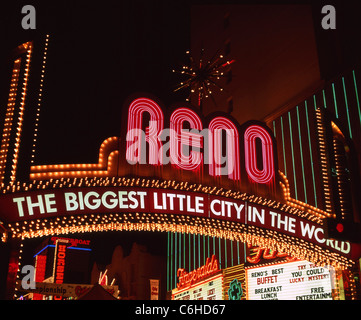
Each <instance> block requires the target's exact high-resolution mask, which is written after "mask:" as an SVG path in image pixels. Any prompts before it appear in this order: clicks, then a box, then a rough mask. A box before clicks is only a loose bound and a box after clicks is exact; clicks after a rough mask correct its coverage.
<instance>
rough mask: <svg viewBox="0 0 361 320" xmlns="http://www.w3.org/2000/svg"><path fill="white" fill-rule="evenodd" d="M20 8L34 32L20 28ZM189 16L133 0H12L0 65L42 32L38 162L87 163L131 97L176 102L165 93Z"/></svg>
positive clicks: (179, 5)
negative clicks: (44, 56) (31, 15)
mask: <svg viewBox="0 0 361 320" xmlns="http://www.w3.org/2000/svg"><path fill="white" fill-rule="evenodd" d="M25 3H26V4H33V5H34V7H35V9H36V22H37V26H36V30H23V29H22V27H21V19H22V18H23V16H24V15H23V14H21V8H22V6H23V4H25ZM189 13H190V10H189V5H188V4H187V3H185V2H184V1H139V0H138V1H134V0H125V1H109V0H106V1H102V2H92V1H67V0H66V1H56V2H55V1H42V2H19V1H13V2H12V4H11V5H8V6H7V9H6V10H4V9H2V12H1V16H2V25H3V26H4V27H3V28H2V29H1V31H2V32H1V33H2V37H1V39H2V52H1V56H0V58H1V62H2V63H4V61H6V62H7V60H6V58H7V55H8V54H9V52H11V50H12V49H13V48H14V47H16V46H17V45H19V44H20V43H22V42H25V41H28V40H33V39H35V41H37V42H36V44H37V45H39V44H40V45H42V41H43V40H44V36H45V34H50V41H49V47H48V60H47V67H46V74H45V81H44V90H45V94H44V100H43V102H42V110H41V118H40V129H39V130H40V131H39V136H40V137H39V144H38V148H37V153H36V159H37V161H38V162H39V164H46V163H72V162H73V163H74V162H77V161H78V162H95V161H96V160H97V155H98V151H99V146H100V144H101V142H102V141H103V140H105V139H106V138H108V137H110V136H113V135H118V136H119V135H120V129H121V126H120V123H121V118H122V113H121V111H122V110H121V108H122V105H123V103H124V101H125V99H126V98H127V97H128V96H129V95H131V94H133V93H135V92H151V93H153V94H154V95H155V96H157V97H159V98H160V99H162V100H163V101H164V103H165V104H169V103H171V102H175V101H177V100H180V99H183V98H182V95H180V94H173V89H174V87H175V85H176V84H177V82H178V79H177V78H175V77H174V75H173V73H172V72H171V70H172V69H173V68H175V67H179V66H180V65H181V64H182V63H183V61H182V60H183V59H184V58H185V51H186V50H188V49H189V25H190V23H189V19H190V17H189ZM4 31H5V32H4ZM33 67H34V68H38V67H39V66H37V65H33ZM1 76H2V82H1V83H5V85H4V86H3V87H5V90H4V88H2V89H1V91H2V93H3V96H4V95H5V99H7V90H8V88H7V86H8V85H6V81H8V75H4V74H2V75H1ZM2 101H4V99H2ZM5 101H6V100H5Z"/></svg>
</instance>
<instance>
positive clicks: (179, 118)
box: [170, 108, 203, 170]
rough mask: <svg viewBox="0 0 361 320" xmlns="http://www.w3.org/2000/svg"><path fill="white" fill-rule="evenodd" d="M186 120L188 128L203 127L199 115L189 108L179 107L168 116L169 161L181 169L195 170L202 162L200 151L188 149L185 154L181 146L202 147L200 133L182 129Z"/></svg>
mask: <svg viewBox="0 0 361 320" xmlns="http://www.w3.org/2000/svg"><path fill="white" fill-rule="evenodd" d="M185 121H187V122H188V123H189V125H190V129H197V130H199V131H201V130H202V129H203V125H202V121H201V119H200V118H199V116H198V115H197V114H196V113H195V112H193V111H192V110H190V109H187V108H179V109H177V110H175V111H174V112H173V113H172V115H171V117H170V129H171V130H170V159H171V163H172V164H174V165H176V166H177V167H179V168H181V169H183V170H197V169H198V168H199V166H200V165H201V164H202V162H203V155H202V153H201V152H200V151H195V150H190V152H189V154H188V155H186V154H185V153H184V150H183V146H189V147H194V148H202V147H203V140H202V138H203V137H202V135H201V134H200V133H199V134H198V133H193V132H188V131H184V130H183V125H184V122H185Z"/></svg>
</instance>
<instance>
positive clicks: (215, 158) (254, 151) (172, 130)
mask: <svg viewBox="0 0 361 320" xmlns="http://www.w3.org/2000/svg"><path fill="white" fill-rule="evenodd" d="M144 114H148V115H149V126H148V127H146V128H145V131H143V127H144ZM164 122H165V116H164V113H163V111H162V109H161V108H160V106H159V105H158V104H157V103H156V102H155V101H153V100H151V99H149V98H138V99H135V100H134V101H133V102H132V103H131V104H130V105H129V108H128V124H127V133H126V159H127V161H128V163H130V164H151V165H157V166H158V165H164V164H168V163H171V164H172V165H173V166H175V167H176V168H178V169H182V170H188V171H195V170H199V169H200V167H201V166H202V165H203V164H207V165H209V167H208V173H209V175H210V176H221V175H224V176H228V178H229V179H231V180H235V181H238V180H240V179H241V170H240V169H241V163H243V165H244V167H245V171H246V174H247V176H248V178H249V179H250V180H251V181H252V182H255V183H258V184H269V183H271V182H273V180H274V178H275V172H276V170H275V161H274V157H275V154H276V152H275V151H274V143H273V139H272V134H271V132H270V130H269V129H268V128H267V127H266V126H264V125H263V124H262V123H260V122H253V124H250V125H248V127H246V129H245V130H244V134H243V136H241V135H240V133H241V132H240V130H239V129H238V127H237V126H238V125H236V124H235V121H232V120H231V119H229V117H228V116H226V115H217V116H210V117H208V120H207V122H208V123H209V124H208V128H204V127H203V122H202V120H201V118H200V116H199V115H198V114H197V113H196V112H195V111H193V110H192V109H190V108H186V107H180V108H177V109H175V110H174V111H173V112H172V113H171V114H170V117H169V127H168V128H165V125H164ZM187 126H188V127H187ZM222 135H224V137H225V140H226V142H225V143H223V138H222ZM167 140H169V141H168V142H166V141H167ZM257 141H258V142H259V147H257V143H258V142H257ZM146 145H148V146H149V147H148V160H147V151H146ZM241 147H243V148H241ZM168 151H169V156H168ZM241 155H243V156H244V159H243V160H241ZM258 158H261V159H262V161H261V164H260V163H259V160H258Z"/></svg>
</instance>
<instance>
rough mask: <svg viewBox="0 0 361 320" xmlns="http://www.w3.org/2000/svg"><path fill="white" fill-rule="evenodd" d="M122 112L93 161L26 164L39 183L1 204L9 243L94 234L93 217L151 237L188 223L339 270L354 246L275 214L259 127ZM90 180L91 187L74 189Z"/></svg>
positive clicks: (269, 153) (181, 110)
mask: <svg viewBox="0 0 361 320" xmlns="http://www.w3.org/2000/svg"><path fill="white" fill-rule="evenodd" d="M126 107H127V113H124V114H126V116H125V117H124V119H123V120H124V122H126V123H125V125H123V126H122V129H123V130H124V131H123V133H122V134H121V138H119V137H111V138H108V139H106V140H105V141H104V142H103V144H102V145H101V147H100V153H99V162H98V163H96V164H66V165H63V164H61V165H40V166H33V167H31V174H30V180H33V181H34V180H35V181H36V180H38V182H35V183H29V184H28V185H26V186H25V187H24V189H22V190H20V189H18V190H17V191H15V189H12V190H11V189H7V191H6V192H4V194H2V195H1V196H0V214H1V217H0V218H1V220H2V222H4V223H5V225H6V226H7V228H8V230H11V232H12V233H14V235H13V236H14V237H33V236H37V235H36V234H45V233H49V232H55V231H51V230H62V231H64V230H65V231H69V232H71V231H70V229H71V228H72V227H73V226H74V225H72V223H74V224H75V223H76V226H77V228H78V227H79V228H80V229H82V230H83V229H84V230H85V229H87V230H91V229H92V228H93V227H94V228H95V229H96V228H97V225H96V224H94V222H93V220H92V219H93V218H92V217H93V216H95V215H99V216H103V217H105V218H107V216H108V215H110V216H113V219H118V218H114V215H113V214H115V215H116V217H119V220H116V222H111V223H110V222H109V224H107V225H105V226H103V227H100V226H99V229H102V228H110V229H109V230H113V229H112V228H118V227H119V228H121V227H122V226H123V225H126V223H127V222H124V221H125V220H127V219H128V217H130V218H129V219H131V220H133V219H134V221H140V222H139V226H138V227H139V228H142V227H143V226H144V225H146V224H151V223H152V221H154V224H153V225H152V227H154V229H156V228H159V230H160V231H164V230H168V231H169V230H170V231H171V230H174V229H172V228H174V226H178V225H182V224H183V226H185V227H187V226H188V227H190V228H191V225H188V224H187V223H186V224H184V223H185V222H184V221H186V220H187V219H188V220H189V221H192V226H196V227H198V226H200V227H203V226H202V224H206V225H207V226H205V227H204V230H206V229H207V228H214V229H216V230H220V231H222V232H223V231H225V232H228V231H229V232H230V233H232V232H233V233H234V234H235V236H237V237H244V238H242V239H241V238H240V239H241V240H242V241H251V240H250V238H249V237H253V236H254V232H258V235H260V234H263V236H262V237H261V236H258V235H255V239H256V238H257V237H259V239H261V238H262V239H267V240H268V239H270V241H276V240H275V239H274V236H275V235H277V237H281V238H282V237H283V238H282V239H284V240H285V241H287V243H290V244H291V245H292V248H296V247H302V250H306V251H307V250H308V251H309V252H310V253H313V252H314V251H315V249H310V248H318V249H320V248H321V249H320V250H321V251H320V252H325V254H324V256H325V257H326V256H327V257H329V256H331V255H332V256H333V257H335V256H336V257H337V259H340V260H339V261H341V263H344V261H347V259H344V257H348V258H350V257H351V255H352V254H353V250H352V248H353V244H352V245H351V244H350V243H349V242H338V241H333V240H329V239H325V237H324V233H323V228H322V226H321V225H320V224H318V223H317V222H314V221H311V220H309V219H306V218H303V217H302V212H301V214H300V215H298V214H294V213H292V212H291V210H288V209H287V210H286V209H282V208H283V207H288V205H287V202H286V201H285V200H284V199H283V200H284V201H283V200H282V199H281V198H282V195H283V193H282V192H277V190H278V185H279V183H278V169H277V159H276V155H277V152H276V144H275V139H274V137H273V134H272V132H271V130H270V129H269V128H268V127H267V126H265V125H264V124H263V123H261V122H257V121H252V122H247V123H246V124H244V125H242V126H240V125H239V124H238V123H237V122H236V121H235V120H234V119H233V118H232V117H230V116H228V115H226V114H224V113H215V114H212V115H210V116H208V117H206V118H202V117H201V116H200V115H198V113H197V112H196V111H194V110H192V109H191V108H189V107H184V106H179V107H178V108H176V109H169V110H167V109H165V108H161V107H160V105H159V103H157V102H156V101H155V100H154V99H150V98H145V97H142V98H136V99H134V100H132V101H131V102H130V103H129V104H126ZM144 177H150V178H149V179H146V178H144ZM154 177H160V179H159V181H160V180H162V181H160V183H159V181H158V182H157V181H156V180H157V179H156V178H154ZM78 178H80V179H78ZM93 178H94V181H93V182H94V184H92V185H91V184H88V183H85V182H84V181H83V182H82V180H87V181H89V180H88V179H93ZM100 178H105V179H100ZM65 179H67V180H68V182H66V184H65V185H64V186H63V181H65ZM76 179H78V180H76ZM120 180H129V181H130V180H132V181H134V185H133V182H126V183H125V182H121V183H120V182H119V181H120ZM117 181H118V182H117ZM137 181H138V182H137ZM154 181H155V183H153V182H154ZM79 182H80V184H79ZM98 182H99V184H98ZM227 183H228V184H227ZM173 185H177V187H174V188H173V187H172V186H173ZM191 185H192V188H191ZM193 186H197V188H193ZM203 186H204V187H205V189H204V190H203V189H202V187H203ZM19 187H20V186H19ZM217 188H218V190H216V189H217ZM214 190H216V191H215V192H214V193H213V191H214ZM227 190H228V191H227ZM218 191H222V192H221V193H220V194H219V193H218ZM223 191H224V192H223ZM253 195H255V196H253ZM264 195H266V196H265V197H264V198H262V197H263V196H264ZM278 199H280V200H279V202H277V200H278ZM259 200H261V202H262V201H263V204H261V202H259ZM289 208H291V207H289ZM123 218H124V219H125V220H124V219H123ZM185 218H187V219H185ZM48 219H49V220H48ZM76 219H80V220H76ZM87 219H89V221H87ZM122 219H123V220H122ZM105 220H107V219H105ZM181 220H182V221H183V222H181ZM66 221H67V222H66ZM75 221H78V222H75ZM81 221H84V222H81ZM113 221H114V220H113ZM121 221H123V222H121ZM142 221H145V222H142ZM146 221H148V222H146ZM167 221H168V222H167ZM63 222H64V223H63ZM232 223H233V226H232ZM47 224H48V225H47ZM90 224H91V225H92V227H88V225H90ZM33 225H34V226H33ZM64 225H65V229H64ZM166 228H169V229H166ZM80 229H79V230H80ZM22 230H23V231H22ZM41 230H43V231H41ZM120 230H122V229H120ZM212 230H213V229H212ZM271 231H272V232H273V236H272V233H269V232H271ZM81 232H83V231H81ZM89 232H91V231H89ZM189 232H194V231H189ZM202 232H203V231H202ZM204 232H206V231H204ZM207 232H208V231H207ZM212 232H213V231H212ZM233 233H232V234H233ZM38 236H41V235H38ZM232 236H233V235H232ZM278 239H280V238H278ZM252 241H253V240H252ZM257 241H258V240H257ZM262 241H263V240H262ZM277 243H283V242H282V240H278V241H277ZM306 244H307V245H306ZM309 245H311V247H310V246H309ZM318 249H317V250H318ZM329 252H330V253H329ZM334 253H335V254H336V255H334ZM315 259H318V256H317V257H316V258H315ZM325 259H326V258H325ZM327 259H328V258H327ZM347 263H348V262H347ZM345 264H346V262H345Z"/></svg>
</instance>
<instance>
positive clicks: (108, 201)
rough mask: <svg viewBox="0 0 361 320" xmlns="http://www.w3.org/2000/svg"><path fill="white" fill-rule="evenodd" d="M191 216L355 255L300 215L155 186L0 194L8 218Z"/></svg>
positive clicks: (228, 199) (7, 219)
mask: <svg viewBox="0 0 361 320" xmlns="http://www.w3.org/2000/svg"><path fill="white" fill-rule="evenodd" d="M110 210H111V211H113V212H117V213H129V212H134V213H154V214H159V213H162V214H169V215H172V214H173V215H187V216H192V217H203V218H211V219H218V220H226V221H233V222H238V223H241V224H245V225H251V226H255V227H260V228H265V229H268V230H274V231H277V232H282V233H284V234H286V235H289V236H293V237H297V238H299V239H303V240H304V241H307V242H311V243H314V244H316V245H319V246H321V247H323V248H327V249H329V250H332V251H336V252H338V253H341V254H342V255H346V256H350V255H351V254H352V250H351V249H352V247H351V243H349V242H345V241H337V240H333V239H326V238H325V235H324V231H323V228H322V226H320V225H318V224H317V223H315V222H312V221H310V220H307V219H303V218H301V217H298V216H296V215H293V214H290V213H286V212H283V211H280V210H278V209H275V208H270V207H267V206H260V205H257V204H254V203H252V202H249V201H245V200H236V199H232V198H226V197H219V196H216V195H211V194H205V193H198V192H186V191H178V190H169V191H167V190H161V189H156V188H125V187H124V188H123V187H118V188H117V187H89V188H68V189H54V190H51V191H46V190H42V191H40V190H38V191H31V192H27V193H26V194H5V195H3V196H2V197H0V212H3V217H2V218H3V220H4V221H6V222H14V221H26V220H34V219H43V218H51V217H57V216H73V215H84V216H85V215H87V214H92V213H97V214H99V213H104V214H105V213H107V212H109V211H110Z"/></svg>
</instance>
